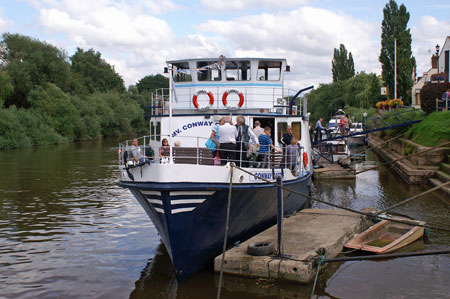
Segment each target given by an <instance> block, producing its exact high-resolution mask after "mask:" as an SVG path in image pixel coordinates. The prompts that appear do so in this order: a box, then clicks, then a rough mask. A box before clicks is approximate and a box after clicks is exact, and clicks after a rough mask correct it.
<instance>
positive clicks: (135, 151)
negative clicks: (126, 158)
mask: <svg viewBox="0 0 450 299" xmlns="http://www.w3.org/2000/svg"><path fill="white" fill-rule="evenodd" d="M129 153H130V158H132V159H133V160H134V161H136V163H140V164H143V163H146V164H150V162H151V160H150V159H149V158H148V157H146V156H143V155H142V154H141V151H140V149H139V147H138V140H137V139H136V138H135V139H133V140H132V141H131V147H130V149H129Z"/></svg>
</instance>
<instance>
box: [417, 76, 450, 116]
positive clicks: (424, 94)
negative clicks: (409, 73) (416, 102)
mask: <svg viewBox="0 0 450 299" xmlns="http://www.w3.org/2000/svg"><path fill="white" fill-rule="evenodd" d="M449 88H450V83H448V82H447V83H428V84H425V85H424V86H423V87H422V89H421V90H420V107H421V108H422V110H423V111H425V112H426V113H432V112H434V111H436V98H438V99H441V97H442V94H443V93H444V92H445V91H446V90H447V89H449Z"/></svg>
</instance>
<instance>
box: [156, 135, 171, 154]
mask: <svg viewBox="0 0 450 299" xmlns="http://www.w3.org/2000/svg"><path fill="white" fill-rule="evenodd" d="M161 143H162V146H161V147H160V148H159V157H169V156H170V148H169V141H168V140H167V138H164V139H163V140H162V142H161Z"/></svg>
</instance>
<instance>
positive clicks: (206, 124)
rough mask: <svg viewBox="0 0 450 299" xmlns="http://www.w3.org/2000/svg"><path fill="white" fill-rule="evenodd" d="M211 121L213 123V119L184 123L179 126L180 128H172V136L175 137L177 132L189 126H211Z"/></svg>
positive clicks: (187, 128) (189, 127) (185, 129)
mask: <svg viewBox="0 0 450 299" xmlns="http://www.w3.org/2000/svg"><path fill="white" fill-rule="evenodd" d="M213 123H214V122H213V121H196V122H191V123H188V124H185V125H183V126H181V128H178V129H176V130H174V131H173V132H172V137H175V136H177V135H178V134H180V133H181V132H182V131H187V130H189V129H191V128H195V127H210V126H212V124H213Z"/></svg>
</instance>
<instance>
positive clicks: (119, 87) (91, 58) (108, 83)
mask: <svg viewBox="0 0 450 299" xmlns="http://www.w3.org/2000/svg"><path fill="white" fill-rule="evenodd" d="M101 56H102V55H101V54H100V53H99V52H95V51H94V50H93V49H89V50H88V51H84V50H83V49H80V48H77V51H76V52H75V54H74V55H73V56H72V57H70V60H71V61H72V66H71V70H72V72H73V73H74V74H75V78H76V80H78V81H81V83H82V84H81V86H84V87H85V88H86V91H87V92H88V93H93V92H107V91H110V90H115V91H118V92H124V91H125V86H124V82H123V79H122V77H121V76H120V75H119V74H118V73H116V71H115V70H114V67H112V66H111V65H110V64H109V63H107V62H106V61H105V60H104V59H102V57H101ZM78 86H79V85H78Z"/></svg>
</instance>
